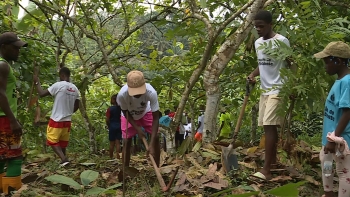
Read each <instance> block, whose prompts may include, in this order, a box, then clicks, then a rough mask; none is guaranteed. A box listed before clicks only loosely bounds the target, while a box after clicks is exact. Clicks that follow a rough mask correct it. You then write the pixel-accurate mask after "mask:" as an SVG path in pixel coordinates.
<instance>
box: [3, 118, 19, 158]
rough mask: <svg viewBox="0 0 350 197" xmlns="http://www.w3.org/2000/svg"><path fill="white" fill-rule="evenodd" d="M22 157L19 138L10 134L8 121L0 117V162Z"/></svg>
mask: <svg viewBox="0 0 350 197" xmlns="http://www.w3.org/2000/svg"><path fill="white" fill-rule="evenodd" d="M20 156H22V148H21V136H16V135H14V134H13V133H12V130H11V125H10V120H9V119H8V118H7V117H6V116H1V117H0V160H5V159H9V158H16V157H20Z"/></svg>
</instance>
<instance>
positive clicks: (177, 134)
mask: <svg viewBox="0 0 350 197" xmlns="http://www.w3.org/2000/svg"><path fill="white" fill-rule="evenodd" d="M184 135H185V134H180V132H176V134H175V141H179V142H180V144H182V142H183V141H184Z"/></svg>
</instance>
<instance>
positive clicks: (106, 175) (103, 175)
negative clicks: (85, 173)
mask: <svg viewBox="0 0 350 197" xmlns="http://www.w3.org/2000/svg"><path fill="white" fill-rule="evenodd" d="M110 174H111V172H105V173H102V174H101V176H102V178H103V179H104V180H107V179H108V177H109V176H110Z"/></svg>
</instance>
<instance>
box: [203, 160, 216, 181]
mask: <svg viewBox="0 0 350 197" xmlns="http://www.w3.org/2000/svg"><path fill="white" fill-rule="evenodd" d="M217 169H218V163H216V162H215V163H214V164H210V165H209V170H208V172H207V173H206V174H205V176H206V177H207V178H208V179H209V180H212V179H214V176H215V172H216V170H217Z"/></svg>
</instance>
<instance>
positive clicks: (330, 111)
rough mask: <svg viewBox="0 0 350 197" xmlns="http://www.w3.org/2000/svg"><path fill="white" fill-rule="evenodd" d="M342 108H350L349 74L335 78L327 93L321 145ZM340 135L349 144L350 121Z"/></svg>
mask: <svg viewBox="0 0 350 197" xmlns="http://www.w3.org/2000/svg"><path fill="white" fill-rule="evenodd" d="M342 108H350V75H346V76H344V77H343V78H342V79H339V80H336V81H335V83H334V84H333V86H332V88H331V90H330V91H329V93H328V96H327V99H326V104H325V109H324V118H323V135H322V145H323V146H325V145H326V144H327V134H328V132H333V131H334V130H335V128H336V127H337V125H338V122H339V120H340V117H341V116H342V114H343V111H342ZM341 137H343V138H344V140H345V141H346V142H347V143H348V144H350V122H349V123H348V125H347V126H346V127H345V130H344V131H343V133H342V135H341Z"/></svg>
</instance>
